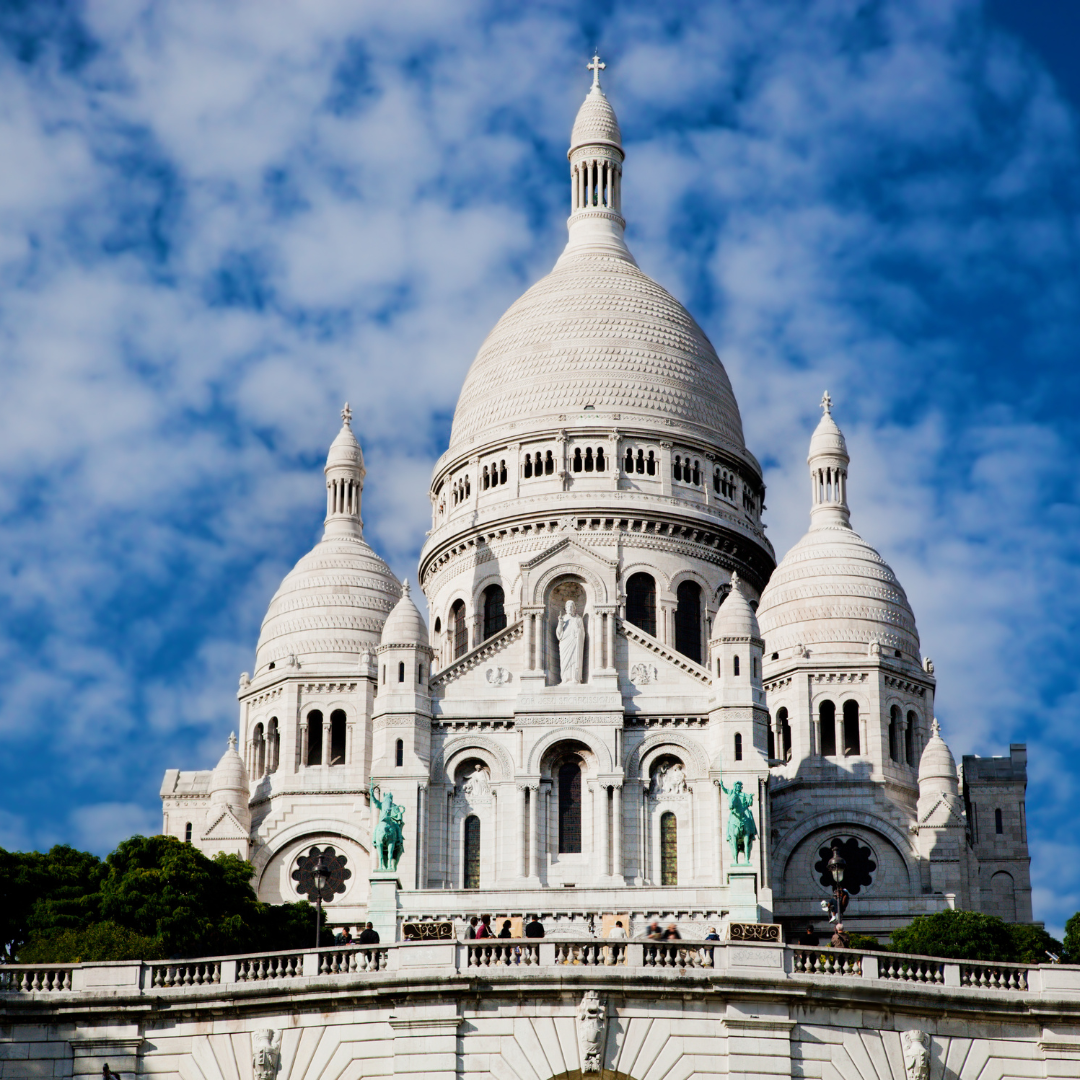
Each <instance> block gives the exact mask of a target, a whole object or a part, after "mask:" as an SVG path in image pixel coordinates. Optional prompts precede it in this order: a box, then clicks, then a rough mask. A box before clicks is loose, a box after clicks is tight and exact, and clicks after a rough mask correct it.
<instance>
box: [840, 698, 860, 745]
mask: <svg viewBox="0 0 1080 1080" xmlns="http://www.w3.org/2000/svg"><path fill="white" fill-rule="evenodd" d="M844 753H845V754H858V753H860V750H859V703H858V702H857V701H845V702H844Z"/></svg>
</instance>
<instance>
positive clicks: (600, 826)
mask: <svg viewBox="0 0 1080 1080" xmlns="http://www.w3.org/2000/svg"><path fill="white" fill-rule="evenodd" d="M593 828H595V829H597V830H599V834H600V843H599V845H598V851H599V855H600V866H599V871H600V876H601V877H607V875H608V874H610V873H611V851H610V843H609V840H610V833H609V832H608V786H607V784H600V785H598V786H597V788H596V814H595V817H594V823H593Z"/></svg>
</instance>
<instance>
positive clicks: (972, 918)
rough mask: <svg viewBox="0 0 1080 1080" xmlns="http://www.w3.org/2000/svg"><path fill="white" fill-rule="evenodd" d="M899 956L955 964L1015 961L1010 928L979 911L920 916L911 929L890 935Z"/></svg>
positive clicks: (904, 929)
mask: <svg viewBox="0 0 1080 1080" xmlns="http://www.w3.org/2000/svg"><path fill="white" fill-rule="evenodd" d="M889 940H890V942H891V945H892V948H893V949H894V950H895V951H896V952H904V953H915V954H917V955H920V956H942V957H948V958H950V959H953V960H999V961H1006V962H1007V961H1009V960H1012V959H1013V938H1012V935H1011V934H1010V933H1009V927H1008V925H1007V924H1006V923H1005V922H1003V921H1002V920H1001V919H999V918H997V917H996V916H994V915H983V914H981V913H980V912H977V911H951V910H949V911H939V912H937V914H935V915H917V916H916V917H915V919H914V920H913V921H912V923H911V925H910V926H905V927H902V928H901V929H899V930H894V931H893V932H892V934H891V935H890V939H889Z"/></svg>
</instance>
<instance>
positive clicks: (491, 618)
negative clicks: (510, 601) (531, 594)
mask: <svg viewBox="0 0 1080 1080" xmlns="http://www.w3.org/2000/svg"><path fill="white" fill-rule="evenodd" d="M483 602H484V640H485V641H487V639H488V638H489V637H491V635H492V634H497V633H498V632H499V631H500V630H505V629H506V607H505V603H506V594H505V593H504V592H503V589H502V586H501V585H489V586H488V587H487V588H486V589H485V590H484V594H483Z"/></svg>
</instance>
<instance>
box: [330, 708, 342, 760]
mask: <svg viewBox="0 0 1080 1080" xmlns="http://www.w3.org/2000/svg"><path fill="white" fill-rule="evenodd" d="M330 764H331V765H344V764H345V710H344V709H335V710H334V711H333V712H332V713H331V714H330Z"/></svg>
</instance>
